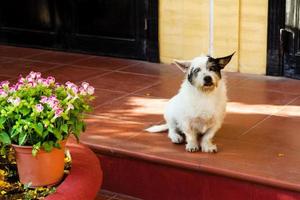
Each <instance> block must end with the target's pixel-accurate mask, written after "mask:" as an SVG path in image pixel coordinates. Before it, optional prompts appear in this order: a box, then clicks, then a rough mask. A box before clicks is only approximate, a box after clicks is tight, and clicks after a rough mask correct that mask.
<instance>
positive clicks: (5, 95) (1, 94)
mask: <svg viewBox="0 0 300 200" xmlns="http://www.w3.org/2000/svg"><path fill="white" fill-rule="evenodd" d="M7 95H8V94H7V92H5V91H4V90H2V89H0V97H7Z"/></svg>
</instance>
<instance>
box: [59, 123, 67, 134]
mask: <svg viewBox="0 0 300 200" xmlns="http://www.w3.org/2000/svg"><path fill="white" fill-rule="evenodd" d="M60 130H62V131H63V132H65V133H68V125H67V124H63V125H62V126H61V127H60Z"/></svg>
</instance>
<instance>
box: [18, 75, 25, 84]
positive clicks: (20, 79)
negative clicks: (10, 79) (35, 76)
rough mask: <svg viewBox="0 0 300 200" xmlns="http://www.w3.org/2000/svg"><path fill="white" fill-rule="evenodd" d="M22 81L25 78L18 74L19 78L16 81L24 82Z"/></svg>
mask: <svg viewBox="0 0 300 200" xmlns="http://www.w3.org/2000/svg"><path fill="white" fill-rule="evenodd" d="M24 82H25V78H23V76H22V75H21V74H20V75H19V79H18V83H24Z"/></svg>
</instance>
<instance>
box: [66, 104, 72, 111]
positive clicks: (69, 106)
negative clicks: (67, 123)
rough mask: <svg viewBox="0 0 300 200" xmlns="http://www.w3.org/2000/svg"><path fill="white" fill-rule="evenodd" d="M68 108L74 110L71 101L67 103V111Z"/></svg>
mask: <svg viewBox="0 0 300 200" xmlns="http://www.w3.org/2000/svg"><path fill="white" fill-rule="evenodd" d="M69 110H74V106H73V104H71V103H68V108H67V111H69Z"/></svg>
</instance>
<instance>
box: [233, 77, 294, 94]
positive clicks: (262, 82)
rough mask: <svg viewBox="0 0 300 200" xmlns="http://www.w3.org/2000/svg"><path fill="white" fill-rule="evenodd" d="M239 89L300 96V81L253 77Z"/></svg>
mask: <svg viewBox="0 0 300 200" xmlns="http://www.w3.org/2000/svg"><path fill="white" fill-rule="evenodd" d="M239 87H243V88H245V87H246V88H252V89H253V90H260V91H278V92H281V93H291V94H300V80H294V79H289V78H283V77H271V76H253V77H251V78H249V79H248V80H245V81H244V82H243V83H241V84H240V85H239Z"/></svg>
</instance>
